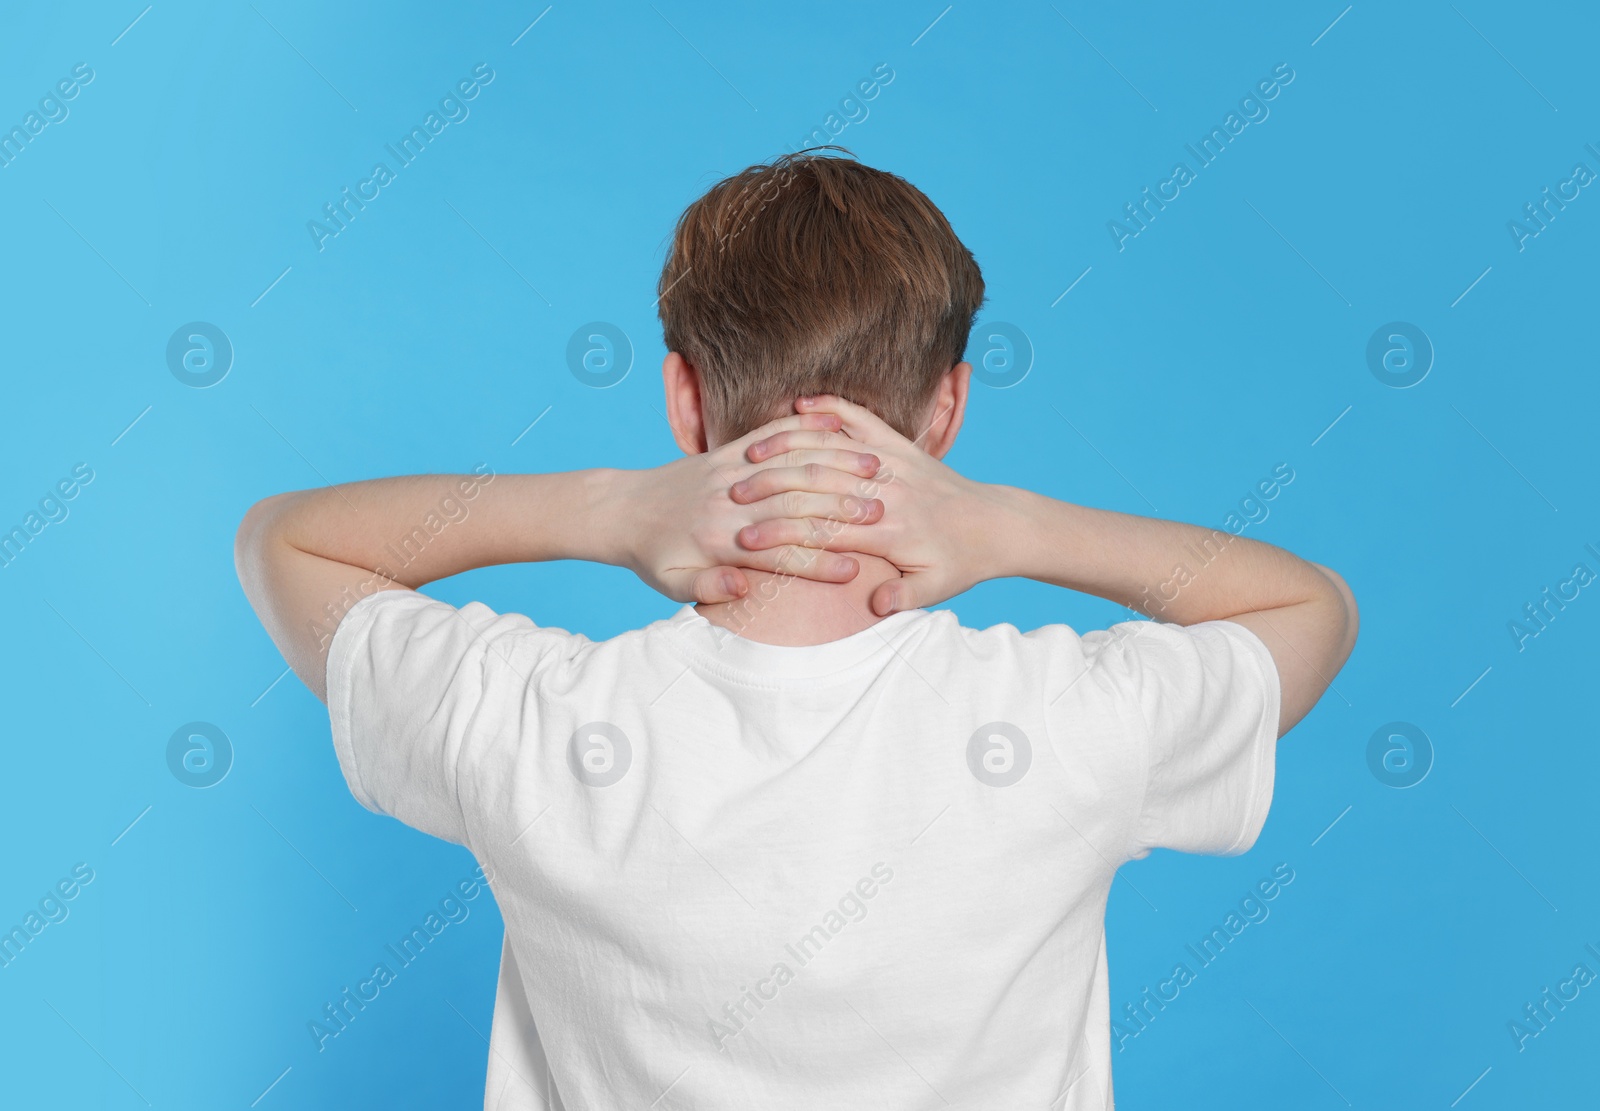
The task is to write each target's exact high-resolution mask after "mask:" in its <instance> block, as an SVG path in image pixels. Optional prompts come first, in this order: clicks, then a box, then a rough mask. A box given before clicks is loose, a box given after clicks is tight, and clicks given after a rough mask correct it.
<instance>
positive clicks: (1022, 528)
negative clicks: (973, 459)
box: [962, 482, 1037, 586]
mask: <svg viewBox="0 0 1600 1111" xmlns="http://www.w3.org/2000/svg"><path fill="white" fill-rule="evenodd" d="M973 487H974V492H973V495H974V496H973V497H972V498H971V499H970V500H969V505H970V511H968V512H964V513H963V514H962V517H963V519H964V520H965V522H966V526H967V527H966V529H965V530H964V531H965V534H966V535H965V536H964V537H963V540H964V544H963V547H964V548H965V550H966V551H967V552H968V553H969V556H968V558H967V560H966V563H967V575H966V577H967V578H968V579H970V580H971V582H970V583H969V585H973V586H975V585H977V584H978V583H981V582H985V581H987V580H989V579H1004V578H1008V577H1011V576H1014V575H1021V576H1025V575H1027V573H1028V563H1027V559H1026V551H1025V549H1026V548H1027V545H1028V543H1029V542H1030V539H1031V531H1032V530H1030V528H1029V526H1028V503H1029V500H1030V499H1032V498H1034V497H1037V495H1035V494H1033V493H1031V492H1030V491H1027V490H1024V489H1022V488H1020V487H1017V486H1004V485H1000V484H998V483H982V482H975V483H973Z"/></svg>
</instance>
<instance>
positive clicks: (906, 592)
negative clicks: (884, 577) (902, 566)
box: [872, 574, 923, 617]
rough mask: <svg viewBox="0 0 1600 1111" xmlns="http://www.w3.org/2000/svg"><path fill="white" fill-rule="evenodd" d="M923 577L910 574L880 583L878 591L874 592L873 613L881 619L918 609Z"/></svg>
mask: <svg viewBox="0 0 1600 1111" xmlns="http://www.w3.org/2000/svg"><path fill="white" fill-rule="evenodd" d="M922 577H923V576H922V575H920V574H910V575H905V576H903V577H901V578H898V579H890V580H889V581H888V582H886V583H880V584H879V586H878V589H876V590H874V591H873V592H872V612H873V613H875V614H877V615H878V616H879V617H888V616H889V615H890V614H891V613H898V612H899V611H900V610H909V609H916V608H917V605H918V602H917V596H918V594H919V592H920V591H919V587H920V586H921V582H920V580H921V579H922Z"/></svg>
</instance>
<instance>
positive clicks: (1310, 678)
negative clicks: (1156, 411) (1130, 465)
mask: <svg viewBox="0 0 1600 1111" xmlns="http://www.w3.org/2000/svg"><path fill="white" fill-rule="evenodd" d="M990 494H991V498H990V502H991V504H992V505H993V506H995V507H996V508H995V510H994V517H993V518H992V519H991V520H990V521H988V522H986V524H985V526H984V528H983V529H982V532H983V533H984V535H986V536H989V537H992V538H994V539H993V540H991V541H988V542H987V544H988V546H987V548H986V550H985V554H984V556H983V558H984V559H986V560H988V561H989V563H990V564H991V565H992V567H993V568H994V569H995V571H996V572H997V573H998V574H1004V575H1021V576H1023V577H1026V578H1031V579H1038V580H1040V581H1042V582H1048V583H1054V584H1055V585H1057V586H1064V587H1068V588H1069V589H1072V590H1079V591H1082V592H1084V593H1086V594H1094V595H1097V596H1099V597H1102V598H1109V599H1111V600H1112V601H1114V602H1118V603H1120V604H1122V605H1125V606H1128V607H1129V608H1131V609H1134V610H1138V611H1139V612H1141V613H1144V614H1146V615H1148V616H1150V617H1153V618H1155V619H1157V620H1159V621H1168V622H1172V623H1174V624H1178V625H1193V624H1196V623H1198V622H1201V621H1213V620H1219V619H1225V620H1231V621H1234V622H1236V623H1238V624H1240V625H1243V626H1244V627H1245V628H1247V629H1249V630H1250V631H1251V632H1252V633H1254V634H1255V635H1256V636H1257V637H1258V638H1259V639H1260V640H1261V642H1262V643H1263V644H1264V645H1265V646H1266V648H1267V650H1268V651H1269V652H1270V653H1271V654H1272V658H1273V663H1274V664H1275V665H1276V668H1277V672H1278V682H1279V693H1280V698H1279V711H1278V735H1279V736H1282V735H1283V734H1284V733H1286V732H1288V731H1289V730H1290V729H1291V728H1292V727H1293V726H1294V725H1295V723H1296V722H1298V721H1299V720H1300V719H1301V718H1302V717H1304V716H1305V714H1307V713H1308V712H1309V711H1310V710H1311V707H1312V706H1314V705H1316V702H1317V700H1318V699H1319V698H1321V697H1322V693H1323V692H1324V691H1325V690H1327V688H1328V687H1329V686H1330V685H1331V684H1332V681H1333V676H1334V675H1335V674H1337V673H1338V671H1339V669H1340V668H1341V667H1343V666H1344V662H1345V660H1346V659H1348V658H1349V656H1350V652H1351V650H1352V649H1353V648H1354V647H1355V641H1356V630H1357V624H1358V616H1357V611H1356V603H1355V598H1354V596H1353V595H1352V594H1351V592H1350V588H1349V587H1348V586H1346V585H1345V582H1344V580H1343V579H1341V578H1340V577H1339V576H1338V575H1337V574H1335V573H1334V572H1332V571H1330V570H1329V569H1328V568H1326V567H1322V566H1320V565H1318V564H1315V563H1310V562H1307V561H1306V560H1303V559H1301V558H1299V557H1298V556H1295V555H1293V554H1291V553H1289V552H1286V551H1284V550H1283V549H1282V548H1276V547H1274V546H1272V545H1271V544H1263V543H1261V542H1259V541H1255V540H1246V539H1244V538H1243V537H1239V536H1234V535H1233V534H1231V533H1227V532H1223V531H1220V530H1215V529H1204V528H1197V527H1196V526H1194V525H1185V524H1180V523H1177V522H1173V521H1158V520H1153V519H1151V518H1147V517H1134V516H1130V515H1128V514H1124V513H1113V512H1108V511H1105V510H1098V509H1086V508H1084V507H1082V506H1077V505H1070V504H1067V503H1065V502H1059V501H1055V500H1054V499H1052V498H1047V497H1044V496H1042V495H1039V494H1034V493H1031V492H1029V491H1026V490H1020V489H1017V488H1014V487H999V488H992V489H991V491H990Z"/></svg>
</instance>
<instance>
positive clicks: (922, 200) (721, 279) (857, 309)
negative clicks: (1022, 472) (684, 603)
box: [657, 147, 984, 439]
mask: <svg viewBox="0 0 1600 1111" xmlns="http://www.w3.org/2000/svg"><path fill="white" fill-rule="evenodd" d="M827 150H837V151H841V152H842V153H844V154H846V155H850V152H849V151H847V150H844V148H842V147H813V148H810V149H807V150H803V151H799V152H797V153H794V154H787V155H784V156H783V157H781V158H778V159H776V160H775V161H773V162H772V163H771V164H768V165H756V166H751V167H749V168H748V169H745V170H743V171H741V172H740V173H738V174H735V175H734V176H732V177H730V178H726V179H724V180H723V181H720V182H718V183H717V184H716V185H714V186H712V187H711V189H710V190H709V191H708V192H707V193H706V194H705V195H704V196H703V197H701V198H700V199H699V200H697V201H695V202H694V203H693V204H691V205H690V206H689V207H688V208H687V209H686V210H685V211H684V213H683V216H682V217H680V218H679V220H678V226H677V229H676V231H675V232H674V234H673V240H672V247H671V249H670V251H669V252H668V254H667V261H666V265H665V266H664V267H663V268H662V271H661V281H660V284H659V285H658V287H657V291H658V293H659V295H660V296H659V301H658V310H659V312H660V315H661V326H662V330H663V332H664V335H665V340H666V345H667V349H668V350H669V351H676V352H678V353H679V354H680V355H682V356H683V358H684V359H685V360H686V361H687V362H689V363H690V364H691V365H692V366H694V367H695V368H696V369H697V370H698V371H699V372H700V381H701V386H702V390H703V391H704V393H703V398H702V403H703V404H704V406H705V414H706V423H707V425H708V427H709V428H710V429H713V430H715V431H717V432H720V433H722V434H723V438H724V439H734V438H737V437H739V436H742V435H744V434H745V433H746V432H748V431H750V430H751V429H753V428H756V427H759V426H760V425H761V424H763V423H765V422H766V421H769V420H771V419H773V418H774V417H777V416H781V415H783V414H784V413H787V412H792V411H793V406H792V402H793V399H794V398H795V397H798V396H800V395H802V394H811V393H836V394H839V395H840V396H842V397H845V398H847V399H848V400H850V401H854V402H855V403H856V404H858V405H864V406H866V407H867V408H869V409H871V410H873V411H874V412H876V413H877V414H878V415H879V416H880V417H882V418H883V419H884V420H885V421H887V422H888V423H889V424H890V425H892V426H893V427H894V428H895V429H896V430H898V431H899V432H900V433H901V434H902V435H904V436H906V437H907V438H908V439H915V438H917V437H918V436H920V435H921V434H922V433H923V432H924V431H926V429H925V427H923V422H924V421H925V419H926V407H927V405H928V402H929V400H930V399H931V398H932V396H933V392H934V389H935V388H936V387H937V385H938V382H939V378H940V376H941V375H943V374H944V373H945V372H946V371H948V370H949V369H950V368H951V367H952V366H954V365H955V364H957V363H959V362H961V360H962V358H963V357H964V356H965V352H966V346H967V336H968V334H969V333H970V332H971V330H972V321H973V318H974V316H976V315H977V312H978V309H979V307H980V306H982V304H983V300H984V289H983V275H982V273H980V272H979V270H978V264H977V262H976V261H975V260H974V259H973V257H972V252H971V251H969V250H967V248H966V247H965V246H964V245H963V244H962V242H961V240H959V239H958V238H956V234H955V232H954V230H952V229H951V227H950V222H949V221H948V220H946V219H945V217H944V213H942V212H940V211H939V209H938V208H937V207H935V206H934V204H933V202H932V201H930V200H929V199H928V198H927V197H926V196H925V195H924V194H923V193H922V191H921V190H919V189H917V188H916V186H914V185H912V184H911V183H910V182H908V181H906V180H905V179H904V178H901V177H897V176H896V175H894V174H891V173H886V172H884V171H883V170H875V169H873V168H872V167H870V166H864V165H862V164H861V163H860V162H857V161H854V155H851V156H850V157H849V158H837V157H833V156H830V155H824V154H821V153H819V152H821V151H827Z"/></svg>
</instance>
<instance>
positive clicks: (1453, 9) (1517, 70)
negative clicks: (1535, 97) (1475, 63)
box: [1450, 4, 1561, 112]
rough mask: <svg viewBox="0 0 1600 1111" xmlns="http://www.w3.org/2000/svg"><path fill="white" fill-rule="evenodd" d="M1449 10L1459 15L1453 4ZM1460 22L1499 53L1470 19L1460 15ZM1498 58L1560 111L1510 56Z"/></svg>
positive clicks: (1498, 49)
mask: <svg viewBox="0 0 1600 1111" xmlns="http://www.w3.org/2000/svg"><path fill="white" fill-rule="evenodd" d="M1450 10H1451V11H1453V12H1455V13H1456V14H1457V15H1461V9H1460V8H1458V7H1456V6H1455V5H1454V4H1451V5H1450ZM1461 22H1463V23H1465V24H1466V25H1467V26H1468V27H1471V28H1472V30H1473V33H1474V34H1476V35H1477V36H1478V37H1479V38H1480V39H1482V40H1483V41H1484V42H1485V43H1487V44H1488V47H1489V49H1490V50H1493V51H1494V52H1495V53H1496V54H1500V48H1499V47H1498V46H1496V45H1495V44H1494V43H1492V42H1489V36H1488V35H1485V34H1484V33H1483V32H1482V31H1480V30H1478V28H1477V26H1476V25H1475V24H1474V23H1473V22H1472V20H1470V19H1468V18H1467V17H1466V16H1464V15H1461ZM1500 60H1501V61H1502V62H1504V63H1505V64H1506V65H1508V66H1511V72H1512V73H1515V74H1516V75H1517V76H1518V77H1520V78H1522V82H1523V84H1525V85H1527V86H1528V88H1530V89H1532V90H1533V91H1534V92H1536V93H1539V99H1540V100H1542V101H1544V102H1545V103H1546V104H1548V105H1550V107H1551V109H1552V110H1554V111H1557V112H1559V111H1561V109H1559V108H1557V107H1556V106H1555V103H1554V102H1553V101H1551V99H1550V98H1549V97H1547V96H1545V95H1544V93H1542V92H1539V86H1537V85H1535V84H1534V83H1533V82H1532V81H1529V80H1528V75H1527V74H1525V73H1523V72H1522V71H1521V70H1520V69H1518V68H1517V67H1516V66H1515V65H1513V64H1512V61H1511V59H1510V58H1507V57H1506V56H1505V55H1504V54H1500Z"/></svg>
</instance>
